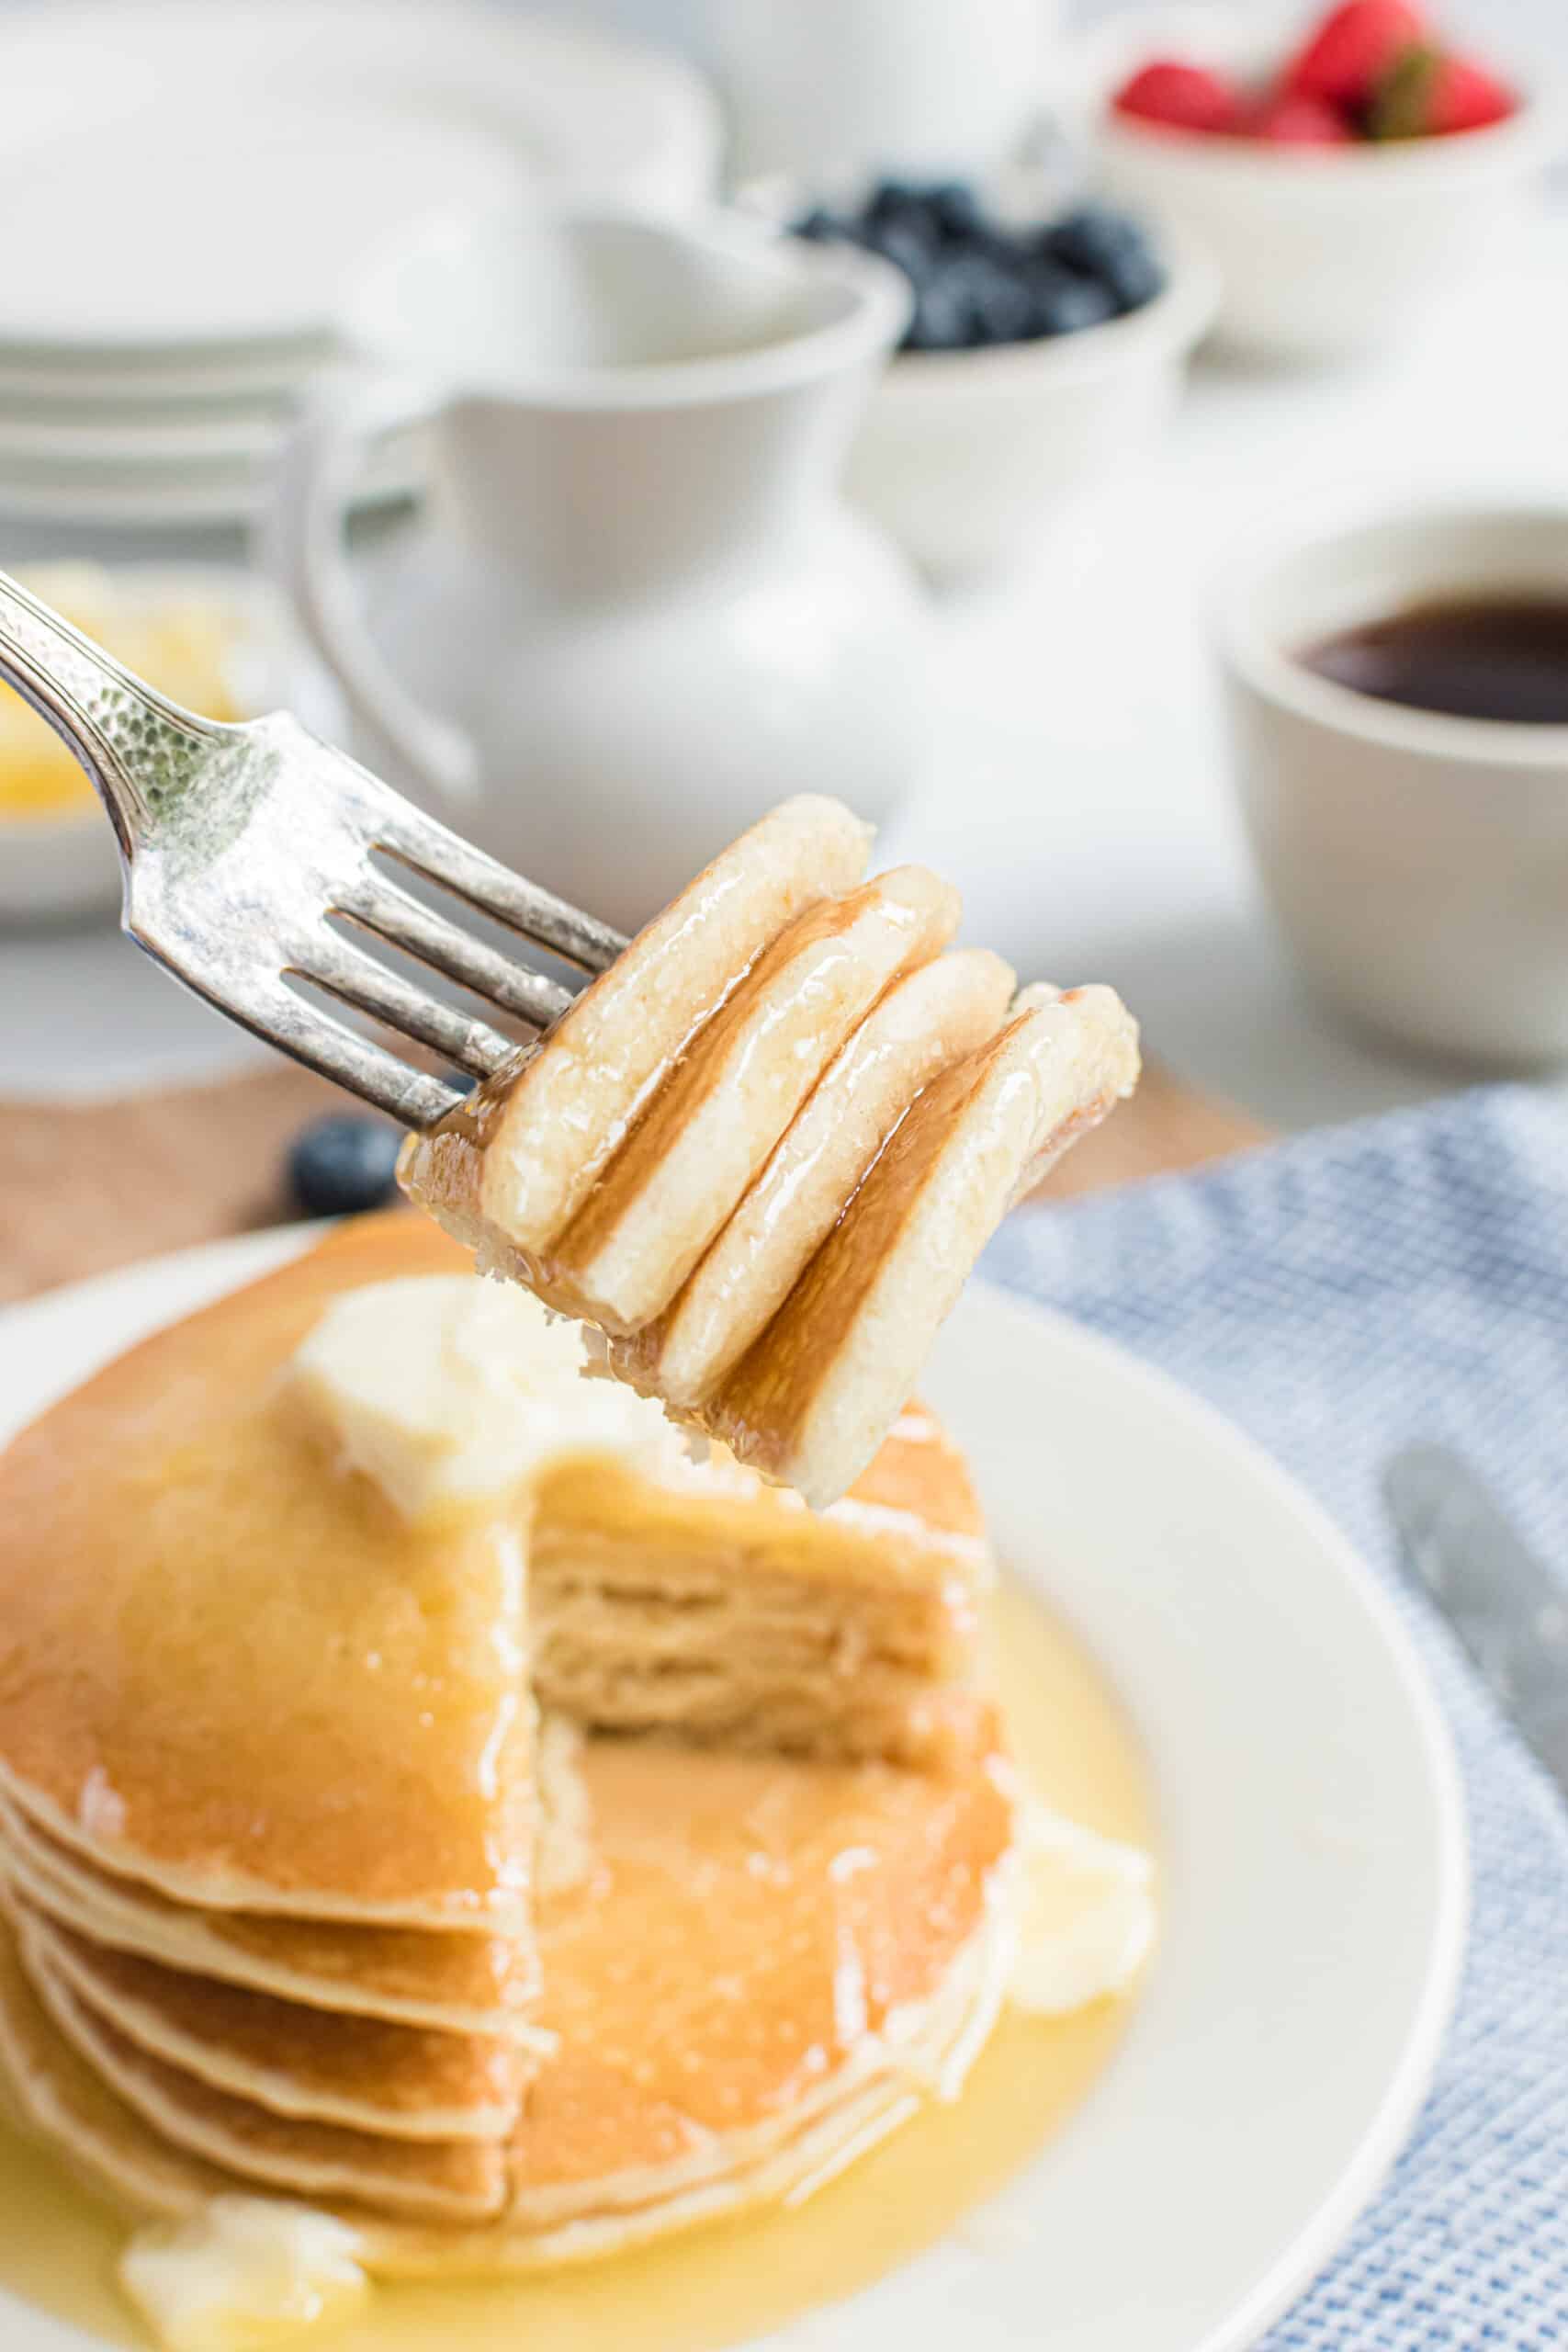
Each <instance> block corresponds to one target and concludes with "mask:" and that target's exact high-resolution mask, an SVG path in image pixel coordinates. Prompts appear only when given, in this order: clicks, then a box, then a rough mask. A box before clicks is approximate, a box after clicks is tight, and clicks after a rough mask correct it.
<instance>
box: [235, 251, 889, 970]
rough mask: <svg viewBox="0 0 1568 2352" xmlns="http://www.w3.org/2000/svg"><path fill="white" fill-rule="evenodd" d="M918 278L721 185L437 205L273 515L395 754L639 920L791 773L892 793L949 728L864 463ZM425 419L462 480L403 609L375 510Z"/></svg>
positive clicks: (388, 282)
mask: <svg viewBox="0 0 1568 2352" xmlns="http://www.w3.org/2000/svg"><path fill="white" fill-rule="evenodd" d="M907 308H908V290H907V288H906V285H905V281H904V279H903V278H902V277H901V276H900V275H899V274H898V273H897V271H894V270H891V269H889V268H888V267H887V266H886V265H885V264H883V263H880V262H878V261H876V260H874V258H873V257H871V256H868V255H859V254H851V253H848V252H844V253H839V252H827V251H824V250H822V249H820V248H817V247H813V246H807V245H802V244H797V243H795V241H793V240H781V239H778V238H775V237H773V236H772V235H770V234H769V233H768V232H766V231H765V230H762V229H761V228H758V227H755V226H753V225H752V224H751V223H750V222H748V221H741V220H732V219H729V218H728V217H725V216H722V215H720V216H716V217H713V218H711V219H709V220H705V221H701V222H698V223H696V224H675V223H666V222H662V221H657V220H652V219H648V218H642V217H638V216H635V215H632V214H627V213H621V212H613V211H607V210H598V211H594V212H592V213H589V212H573V213H567V214H560V213H558V214H554V215H551V214H549V213H547V212H541V211H537V210H536V211H530V212H527V213H522V212H518V213H512V214H508V215H505V216H501V217H497V218H494V219H491V220H484V221H479V222H474V221H468V222H457V221H453V222H449V223H442V224H434V225H433V226H432V227H431V228H430V229H429V230H428V231H427V232H426V233H425V234H424V235H423V237H422V239H421V240H420V242H419V243H417V244H416V245H415V246H414V247H412V249H410V250H408V251H406V252H404V253H403V254H400V256H398V257H396V258H395V259H393V260H391V261H390V262H389V263H388V264H386V265H385V266H382V267H381V268H379V269H378V271H377V272H376V273H374V275H373V277H371V279H370V280H369V281H368V282H367V285H366V286H365V287H364V288H363V289H362V292H361V294H360V296H359V298H358V299H357V300H356V302H355V309H354V314H353V318H352V321H351V334H352V340H353V342H354V345H355V348H356V349H357V350H358V351H359V352H360V353H361V354H363V355H364V364H363V365H362V367H360V368H357V369H356V370H355V371H353V372H351V373H348V374H346V375H345V376H344V377H343V378H342V379H338V380H337V381H335V382H332V383H329V384H328V385H327V386H326V387H325V388H324V390H323V391H322V393H321V397H320V399H319V400H317V401H315V402H314V403H313V405H312V407H311V408H310V412H309V413H307V415H306V416H305V418H304V420H303V421H302V423H301V424H300V427H299V431H298V433H297V434H296V435H295V436H294V438H293V440H292V442H291V444H290V446H289V448H288V453H287V456H286V458H285V461H284V466H283V469H282V472H281V474H280V478H279V492H278V499H277V502H276V507H275V511H274V514H273V516H272V521H271V542H272V551H273V557H274V560H275V562H276V565H277V566H278V568H279V569H280V570H281V571H282V572H283V575H284V577H285V580H286V582H287V584H288V587H289V589H290V591H291V593H292V594H293V596H294V599H295V602H296V604H297V606H298V609H299V616H300V619H301V621H302V623H303V626H304V628H305V630H306V632H307V634H308V635H309V637H310V639H311V640H312V641H313V642H314V644H315V646H316V648H317V650H319V652H320V653H321V656H322V658H323V659H324V661H325V662H326V663H327V665H328V667H329V668H330V669H331V670H332V671H333V673H334V674H335V676H336V678H337V681H338V684H339V685H340V686H341V688H342V690H343V693H344V697H345V700H346V702H347V705H348V707H349V711H350V714H351V718H352V723H353V729H354V735H355V748H356V749H357V750H358V752H359V753H360V755H361V756H362V757H363V758H364V759H365V760H366V762H367V764H369V765H371V766H373V767H376V768H378V770H379V771H381V772H382V773H384V774H387V775H389V777H390V778H391V779H392V780H394V781H397V782H399V783H400V784H401V785H402V786H404V787H405V788H407V789H410V790H411V791H412V792H413V793H414V794H415V795H416V797H421V798H423V799H424V800H426V801H427V802H435V803H441V802H446V803H448V804H456V805H455V806H454V809H453V821H455V822H456V823H457V824H459V825H460V827H461V828H462V830H463V831H466V832H467V833H468V835H469V836H470V838H472V839H474V840H476V841H478V842H480V843H481V844H482V845H483V846H484V847H486V848H488V849H490V850H491V851H493V852H494V854H496V855H497V856H499V857H501V858H502V859H504V860H505V861H506V862H507V863H508V864H509V865H513V866H516V867H518V868H519V869H520V870H521V871H523V872H525V873H526V874H528V875H531V876H534V877H536V879H538V880H540V881H543V882H546V883H547V884H548V885H549V887H550V888H553V889H556V890H558V891H560V892H561V893H562V894H563V895H564V896H565V897H567V898H569V899H572V900H574V901H576V902H577V903H578V904H580V905H582V906H585V907H589V908H592V910H593V911H594V912H595V913H596V914H600V915H602V916H604V917H605V918H606V919H608V920H609V921H611V922H615V923H618V924H620V925H622V926H624V927H628V928H629V927H631V926H634V925H635V924H637V922H641V921H642V920H644V919H645V918H646V917H647V916H648V915H649V913H650V912H652V911H653V910H655V909H656V908H657V907H658V906H660V905H661V904H662V903H663V902H664V901H665V900H666V899H669V898H670V897H671V895H672V893H673V892H674V891H675V890H676V889H677V888H679V887H680V886H681V885H682V883H683V882H684V881H686V880H687V879H688V878H689V877H690V876H691V875H692V874H693V873H694V872H695V871H696V869H697V868H698V867H699V866H700V865H702V864H704V863H705V860H706V859H707V858H708V857H709V856H711V855H712V854H713V853H714V852H715V851H716V849H718V848H719V847H720V846H721V845H722V843H723V842H726V841H728V840H729V839H730V838H732V837H733V835H734V834H735V833H736V832H738V831H740V830H741V828H742V827H743V826H745V825H746V824H747V823H749V822H750V820H752V819H753V818H754V817H756V816H757V815H758V814H760V813H761V810H762V809H766V808H767V807H769V806H770V805H771V804H772V803H773V802H774V801H775V800H778V799H780V798H782V797H784V796H785V795H786V794H788V793H790V792H796V791H801V790H807V789H808V790H814V791H823V792H830V793H835V794H839V795H841V796H842V797H844V798H845V799H847V800H849V801H850V802H851V803H852V805H853V806H854V808H856V809H859V810H860V811H862V812H863V814H865V815H866V816H868V817H871V818H875V817H876V816H877V815H878V814H879V813H880V812H881V811H883V810H885V809H886V807H887V806H888V805H889V803H890V802H891V801H892V800H893V799H894V797H896V796H897V793H898V792H899V791H900V790H901V789H902V787H903V786H904V785H905V783H906V781H907V780H908V775H909V774H910V771H911V769H912V766H913V764H914V762H915V760H916V758H917V755H918V753H919V748H920V744H921V741H922V738H923V736H924V734H925V731H926V729H925V716H924V714H925V711H926V708H927V701H926V681H927V679H928V677H929V674H930V646H929V641H928V639H927V635H926V629H927V622H926V616H925V612H924V608H923V606H922V605H921V602H920V599H919V591H918V590H917V589H916V587H915V585H914V583H913V582H912V580H911V578H910V576H909V574H908V571H907V570H906V568H905V566H904V564H903V562H902V560H901V559H899V558H898V557H897V555H896V554H895V553H894V552H893V550H892V549H891V548H890V547H889V546H888V545H887V544H886V543H885V542H884V541H883V540H882V539H881V538H880V537H877V536H876V535H875V533H874V531H873V530H872V529H871V527H870V526H868V525H866V524H865V523H863V522H862V521H861V520H859V519H858V518H857V517H854V516H852V515H851V514H850V513H849V512H848V510H847V509H846V508H845V507H844V506H843V505H842V504H841V503H840V501H839V499H838V496H837V494H836V491H835V488H834V484H835V479H836V475H837V472H838V469H839V465H840V458H841V456H842V453H843V450H844V448H845V446H846V443H847V441H848V439H849V437H850V435H851V433H852V429H853V427H854V424H855V423H856V420H857V418H858V416H859V413H860V410H861V406H862V403H863V399H864V397H865V395H866V393H867V391H868V390H869V389H870V386H871V383H872V381H873V379H874V374H875V372H876V370H877V369H878V368H879V367H880V365H881V363H882V361H883V359H884V357H885V356H886V352H887V351H888V350H889V348H890V347H891V346H892V345H893V344H894V343H895V342H896V341H897V337H898V335H899V334H900V332H901V330H902V327H903V323H904V321H905V318H906V316H907ZM420 419H427V420H429V422H430V426H431V487H430V496H429V499H428V502H427V506H426V510H425V513H424V515H423V516H422V518H421V520H420V522H419V523H418V524H417V525H416V526H413V527H412V529H411V530H410V531H409V532H408V533H406V534H405V535H404V538H403V542H402V544H401V546H400V547H398V548H394V549H393V551H392V555H391V559H390V564H389V574H388V575H387V576H383V577H381V578H380V579H379V580H378V594H377V626H376V629H375V633H374V635H372V632H371V629H370V628H369V627H368V626H367V621H366V618H365V616H364V613H363V611H362V609H361V603H360V594H361V592H360V583H359V582H358V580H357V579H356V578H355V574H354V573H353V571H351V569H350V567H349V566H348V564H347V562H346V560H345V558H344V546H343V513H344V504H345V503H346V501H347V499H348V498H349V497H350V495H351V494H352V489H353V484H354V482H355V478H356V476H357V475H358V473H359V471H360V469H361V467H362V465H363V462H364V458H365V454H366V449H367V444H368V443H369V442H370V441H372V440H373V439H374V437H375V435H377V434H378V433H379V432H381V431H383V430H385V429H386V428H388V427H389V426H395V425H400V424H408V423H410V422H412V421H415V420H420Z"/></svg>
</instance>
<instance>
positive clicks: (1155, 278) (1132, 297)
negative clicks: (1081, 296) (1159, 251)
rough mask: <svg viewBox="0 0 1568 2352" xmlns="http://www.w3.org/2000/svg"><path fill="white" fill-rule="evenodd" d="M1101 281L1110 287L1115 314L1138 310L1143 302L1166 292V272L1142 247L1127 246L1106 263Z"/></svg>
mask: <svg viewBox="0 0 1568 2352" xmlns="http://www.w3.org/2000/svg"><path fill="white" fill-rule="evenodd" d="M1100 284H1101V285H1102V286H1106V287H1109V288H1110V289H1111V297H1112V299H1113V300H1114V301H1115V304H1116V308H1117V309H1118V311H1141V310H1142V309H1143V307H1144V304H1145V302H1152V301H1153V300H1154V299H1155V296H1156V294H1163V293H1164V291H1165V271H1164V270H1163V269H1162V268H1161V266H1160V265H1159V263H1158V262H1157V261H1156V258H1155V256H1154V254H1152V253H1151V252H1150V251H1149V249H1148V247H1147V245H1145V244H1137V245H1129V246H1128V248H1127V250H1126V252H1125V253H1124V254H1118V256H1117V258H1116V259H1115V260H1114V261H1112V262H1107V263H1106V265H1105V266H1104V268H1103V269H1102V270H1101V271H1100Z"/></svg>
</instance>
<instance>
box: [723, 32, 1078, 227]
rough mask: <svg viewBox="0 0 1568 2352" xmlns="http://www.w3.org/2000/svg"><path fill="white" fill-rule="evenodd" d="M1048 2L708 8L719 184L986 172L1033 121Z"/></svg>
mask: <svg viewBox="0 0 1568 2352" xmlns="http://www.w3.org/2000/svg"><path fill="white" fill-rule="evenodd" d="M1056 16H1057V10H1056V7H1055V0H964V6H962V7H954V6H953V5H952V0H792V5H791V6H787V7H781V6H778V5H777V0H716V5H710V6H709V7H708V8H707V10H706V12H705V20H704V23H703V27H702V30H703V33H704V34H705V41H704V48H705V53H706V56H707V58H708V61H709V63H710V65H711V68H712V71H713V73H714V74H715V76H716V80H717V82H718V85H719V88H720V90H721V91H722V93H723V96H724V98H725V101H726V104H727V106H728V112H729V119H730V126H731V140H730V154H729V165H730V171H731V175H732V176H733V177H734V178H736V179H737V180H740V181H744V180H746V179H748V178H750V177H751V176H752V175H758V174H766V173H774V172H783V173H787V174H789V175H792V176H794V177H796V178H803V179H807V180H816V181H818V182H822V181H828V180H832V179H835V178H838V177H840V176H842V175H845V174H850V173H855V172H859V171H863V170H867V169H870V170H873V171H877V172H897V173H899V174H902V175H908V176H909V177H911V178H916V179H921V178H939V179H940V178H951V177H953V176H954V175H963V176H969V175H976V174H989V173H991V172H994V171H996V170H997V169H998V166H1000V165H1001V164H1005V163H1006V162H1007V161H1008V160H1009V159H1010V156H1012V155H1013V154H1014V153H1016V152H1017V150H1018V149H1019V147H1020V145H1021V143H1022V141H1024V140H1025V139H1026V137H1027V135H1028V133H1029V132H1030V130H1031V129H1032V126H1033V124H1034V123H1035V121H1036V120H1037V119H1038V117H1039V114H1040V111H1041V106H1042V101H1043V91H1044V87H1045V80H1046V74H1047V70H1048V61H1049V58H1050V55H1051V51H1052V49H1053V47H1054V40H1055V29H1056Z"/></svg>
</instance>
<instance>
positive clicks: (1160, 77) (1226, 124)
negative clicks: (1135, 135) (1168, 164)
mask: <svg viewBox="0 0 1568 2352" xmlns="http://www.w3.org/2000/svg"><path fill="white" fill-rule="evenodd" d="M1111 105H1112V106H1113V107H1114V108H1115V110H1116V112H1117V113H1118V114H1130V115H1134V116H1136V117H1137V119H1138V120H1139V121H1140V122H1157V123H1159V124H1160V125H1161V126H1162V127H1163V128H1164V129H1165V130H1206V131H1229V130H1240V129H1241V116H1242V107H1241V99H1240V97H1239V96H1238V95H1237V92H1236V91H1235V87H1234V86H1233V85H1232V84H1231V83H1229V82H1227V81H1226V80H1225V79H1224V75H1223V74H1212V73H1211V72H1210V71H1209V69H1208V68H1207V66H1203V65H1184V64H1183V63H1182V62H1180V61H1179V59H1177V58H1171V57H1156V58H1155V59H1153V60H1151V62H1149V63H1148V64H1147V65H1142V66H1140V67H1139V69H1138V71H1137V72H1136V73H1135V74H1134V75H1133V76H1132V78H1131V79H1130V80H1129V81H1126V82H1123V84H1122V87H1121V88H1120V89H1119V90H1118V91H1117V93H1116V96H1115V97H1114V98H1113V99H1112V100H1111Z"/></svg>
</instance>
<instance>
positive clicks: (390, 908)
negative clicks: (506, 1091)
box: [332, 868, 571, 1029]
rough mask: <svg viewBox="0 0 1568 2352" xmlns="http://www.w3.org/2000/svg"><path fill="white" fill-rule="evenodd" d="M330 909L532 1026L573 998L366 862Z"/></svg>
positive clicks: (552, 1017) (544, 1024)
mask: <svg viewBox="0 0 1568 2352" xmlns="http://www.w3.org/2000/svg"><path fill="white" fill-rule="evenodd" d="M332 911H333V913H336V914H341V915H346V916H347V917H348V919H349V920H350V922H357V923H363V925H364V926H365V928H366V930H367V931H373V932H375V933H376V934H377V936H378V938H381V939H385V940H387V941H388V942H389V944H391V945H392V946H394V947H400V948H402V949H403V950H404V951H405V953H406V954H408V955H410V956H417V957H418V958H419V960H420V962H421V963H422V964H428V965H430V966H431V967H432V969H433V970H434V971H437V972H445V973H446V977H447V978H448V979H453V980H457V982H458V983H459V984H460V985H461V986H462V987H463V988H466V989H472V990H473V992H474V994H475V995H476V996H482V997H486V998H488V999H489V1001H490V1002H491V1004H498V1005H500V1007H501V1009H502V1012H510V1013H512V1014H513V1015H514V1016H515V1018H516V1019H517V1020H519V1021H526V1022H528V1023H531V1025H532V1026H533V1027H534V1028H536V1029H543V1028H546V1027H547V1025H548V1023H550V1022H552V1021H554V1020H556V1019H557V1018H558V1015H559V1014H561V1013H563V1012H565V1011H566V1009H567V1006H568V1005H569V1004H570V1002H571V990H570V989H565V988H562V987H561V986H560V984H559V983H558V981H556V980H547V978H545V976H544V974H543V973H542V972H530V971H529V970H528V969H527V968H526V967H525V966H524V965H521V964H514V963H513V962H512V960H511V959H510V957H508V956H501V955H498V954H497V953H496V951H495V949H494V948H492V947H486V946H485V945H484V944H482V942H481V941H479V940H477V939H470V938H469V936H468V933H467V932H466V931H462V930H460V929H459V928H458V926H457V924H456V923H455V922H448V921H447V920H446V916H445V915H438V914H434V913H432V911H431V910H430V909H429V908H428V907H423V906H421V904H420V902H419V900H418V899H415V898H413V897H412V896H411V895H410V893H409V892H408V891H406V890H400V888H398V886H397V884H396V883H395V882H389V881H387V880H386V879H385V877H384V876H381V875H379V874H377V873H374V872H372V871H371V870H369V869H368V868H367V870H366V871H365V872H364V873H362V874H359V875H356V876H355V879H354V880H353V881H352V882H351V883H349V884H347V885H346V886H345V888H344V889H342V890H341V891H340V892H339V893H338V895H337V897H336V898H335V899H334V900H333V908H332Z"/></svg>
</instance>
